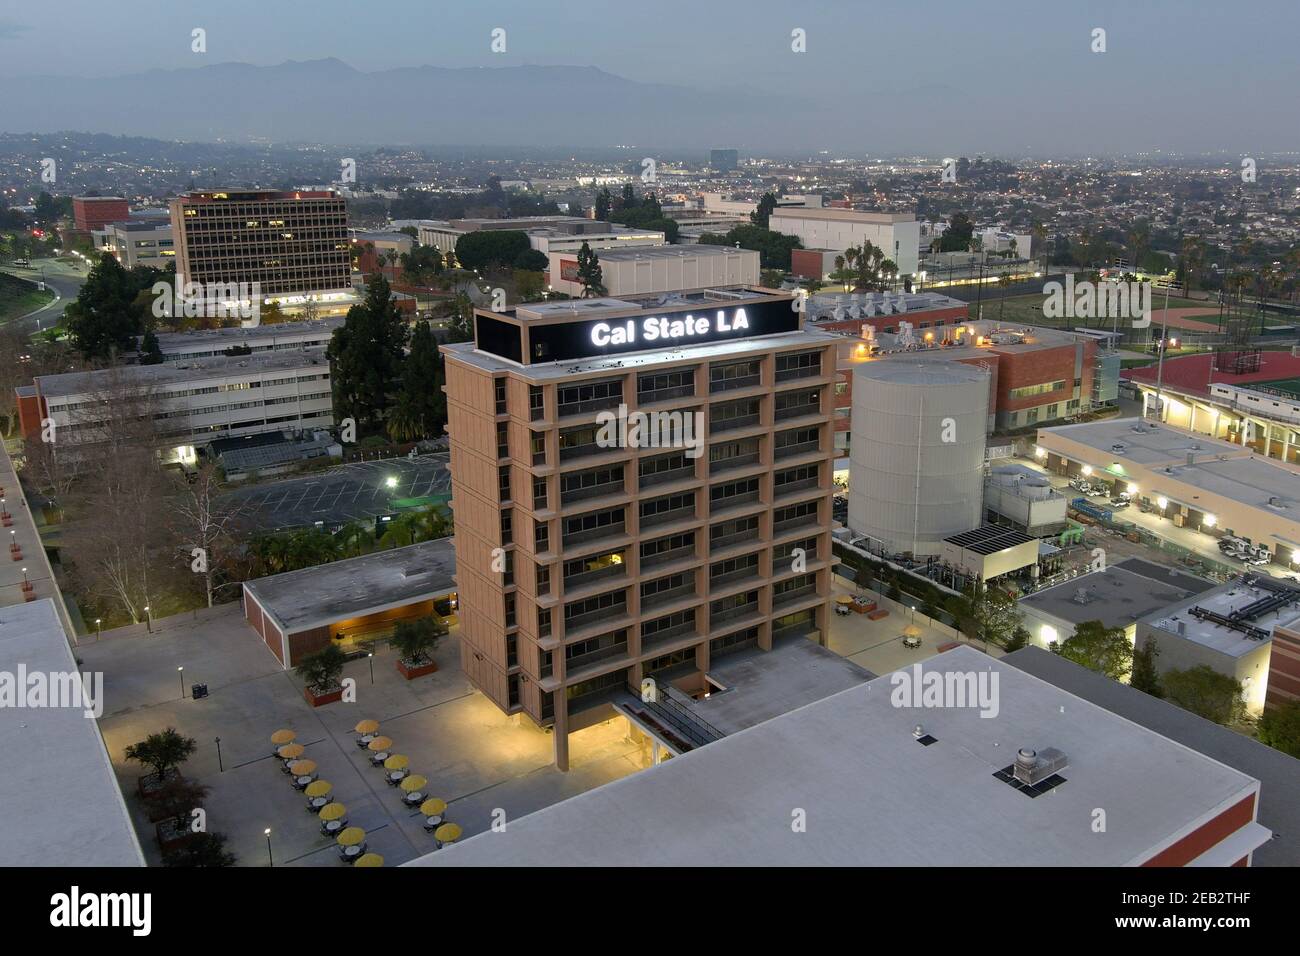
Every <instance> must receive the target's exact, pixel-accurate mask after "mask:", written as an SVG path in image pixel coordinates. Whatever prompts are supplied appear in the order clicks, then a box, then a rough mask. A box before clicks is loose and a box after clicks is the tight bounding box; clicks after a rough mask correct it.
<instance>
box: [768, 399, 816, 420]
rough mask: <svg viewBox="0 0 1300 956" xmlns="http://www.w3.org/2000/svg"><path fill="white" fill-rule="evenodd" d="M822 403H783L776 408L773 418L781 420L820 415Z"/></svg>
mask: <svg viewBox="0 0 1300 956" xmlns="http://www.w3.org/2000/svg"><path fill="white" fill-rule="evenodd" d="M821 410H822V404H821V402H820V401H816V402H804V403H801V404H798V405H785V406H782V407H780V408H778V409H777V410H776V413H775V416H774V417H775V419H776V421H778V422H783V421H785V420H786V419H789V418H802V417H803V416H805V415H820V414H821Z"/></svg>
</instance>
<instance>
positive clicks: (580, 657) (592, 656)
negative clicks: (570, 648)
mask: <svg viewBox="0 0 1300 956" xmlns="http://www.w3.org/2000/svg"><path fill="white" fill-rule="evenodd" d="M626 653H627V641H623V642H622V643H621V644H611V645H610V646H609V647H602V648H600V649H598V650H594V651H587V652H586V653H584V654H574V655H573V656H572V657H565V659H564V672H565V673H566V674H569V673H571V672H573V671H576V670H580V669H581V668H583V667H586V666H587V665H588V664H596V663H598V662H600V661H605V660H609V659H610V658H611V657H621V656H623V655H624V654H626Z"/></svg>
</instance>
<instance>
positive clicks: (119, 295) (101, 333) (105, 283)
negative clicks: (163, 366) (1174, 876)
mask: <svg viewBox="0 0 1300 956" xmlns="http://www.w3.org/2000/svg"><path fill="white" fill-rule="evenodd" d="M138 291H139V290H138V289H136V288H135V285H134V283H133V282H132V281H131V278H130V276H129V275H128V274H127V272H126V270H125V269H123V268H122V266H121V264H120V263H119V262H118V261H117V259H115V258H114V257H113V256H111V255H109V254H108V253H107V252H106V253H104V254H103V255H102V256H100V259H99V262H98V263H97V264H96V265H95V266H94V268H92V269H91V270H90V272H89V274H88V275H87V276H86V283H85V285H83V286H82V287H81V291H80V292H78V293H77V299H76V301H75V302H72V303H70V304H69V305H68V307H67V308H66V309H64V311H63V326H64V328H65V329H67V331H68V335H69V337H70V338H71V339H72V344H73V346H74V347H75V348H76V349H77V351H79V352H80V353H81V354H82V356H83V357H85V358H87V359H98V360H101V361H107V360H109V359H111V358H112V356H113V355H114V354H115V353H118V352H125V351H128V350H131V349H134V347H135V338H136V336H137V335H139V334H140V331H141V328H140V320H139V316H138V314H137V313H136V312H135V310H134V309H133V304H134V302H135V297H136V293H137V292H138Z"/></svg>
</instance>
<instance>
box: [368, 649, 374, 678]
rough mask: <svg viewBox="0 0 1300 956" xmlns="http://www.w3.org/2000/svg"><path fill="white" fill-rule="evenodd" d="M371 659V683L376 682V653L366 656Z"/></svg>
mask: <svg viewBox="0 0 1300 956" xmlns="http://www.w3.org/2000/svg"><path fill="white" fill-rule="evenodd" d="M366 657H368V658H369V659H370V683H372V684H373V683H374V682H375V652H374V651H371V652H370V653H369V654H367V655H366Z"/></svg>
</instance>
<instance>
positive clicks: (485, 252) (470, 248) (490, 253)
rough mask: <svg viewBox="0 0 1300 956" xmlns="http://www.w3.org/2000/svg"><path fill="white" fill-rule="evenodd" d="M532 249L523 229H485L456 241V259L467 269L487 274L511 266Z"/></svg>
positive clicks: (469, 233)
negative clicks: (491, 270)
mask: <svg viewBox="0 0 1300 956" xmlns="http://www.w3.org/2000/svg"><path fill="white" fill-rule="evenodd" d="M530 248H531V246H530V245H529V242H528V233H526V232H524V231H523V230H522V229H483V230H480V231H479V232H468V233H466V234H465V235H463V236H461V237H460V238H459V239H457V240H456V258H457V259H458V260H459V261H460V264H461V265H462V266H463V267H464V268H466V269H473V270H474V271H475V272H487V271H489V270H490V269H493V268H501V267H504V266H509V265H511V264H512V263H513V262H514V261H515V260H516V259H517V258H518V257H519V256H520V254H521V253H524V252H526V251H528V249H530Z"/></svg>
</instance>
